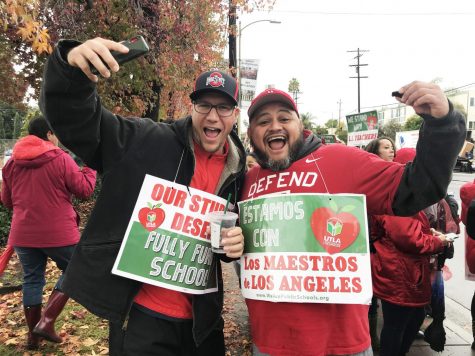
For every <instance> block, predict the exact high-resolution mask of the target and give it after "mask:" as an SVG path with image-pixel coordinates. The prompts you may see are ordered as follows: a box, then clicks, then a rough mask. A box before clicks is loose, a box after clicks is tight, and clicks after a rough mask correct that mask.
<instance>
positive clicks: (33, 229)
mask: <svg viewBox="0 0 475 356" xmlns="http://www.w3.org/2000/svg"><path fill="white" fill-rule="evenodd" d="M2 175H3V185H2V203H3V204H4V205H5V206H6V207H8V208H10V209H13V218H12V224H11V229H10V235H9V237H8V240H9V241H8V244H9V245H12V246H20V247H60V246H69V245H73V244H76V243H77V242H78V241H79V230H78V224H77V221H78V216H77V214H76V212H75V211H74V208H73V206H72V203H71V199H72V196H73V195H75V196H77V197H78V198H87V197H89V196H90V195H91V194H92V192H93V191H94V186H95V184H96V172H95V171H93V170H92V169H90V168H87V167H84V168H83V169H82V170H81V169H80V168H79V167H78V165H77V164H76V163H75V162H74V160H73V159H72V158H71V157H70V156H69V155H68V154H67V153H65V152H64V151H63V150H61V149H60V148H58V147H56V146H55V145H53V144H52V143H51V142H49V141H45V140H42V139H40V138H38V137H36V136H33V135H29V136H26V137H24V138H22V139H20V140H19V141H18V142H17V143H16V144H15V146H14V148H13V156H12V158H11V159H10V160H9V161H8V162H7V164H6V165H5V167H3V169H2Z"/></svg>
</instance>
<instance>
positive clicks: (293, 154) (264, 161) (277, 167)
mask: <svg viewBox="0 0 475 356" xmlns="http://www.w3.org/2000/svg"><path fill="white" fill-rule="evenodd" d="M303 144H304V140H303V135H300V137H299V138H298V140H297V141H295V142H294V143H293V144H292V145H291V146H290V147H289V154H288V155H287V157H285V158H282V159H279V160H274V159H271V158H269V156H267V154H266V153H265V152H264V151H261V150H260V149H259V148H257V146H256V145H255V144H254V142H253V141H252V139H251V146H252V148H253V151H254V153H255V154H256V157H257V163H259V165H260V166H261V167H262V168H268V169H270V170H271V171H273V172H278V171H282V170H284V169H287V168H289V167H290V165H291V164H292V163H293V162H295V160H296V159H297V156H298V153H299V152H300V149H301V148H302V147H303Z"/></svg>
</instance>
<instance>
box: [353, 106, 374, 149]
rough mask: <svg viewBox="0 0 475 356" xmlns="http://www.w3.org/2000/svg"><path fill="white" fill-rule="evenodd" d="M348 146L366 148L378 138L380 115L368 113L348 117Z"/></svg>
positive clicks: (372, 112)
mask: <svg viewBox="0 0 475 356" xmlns="http://www.w3.org/2000/svg"><path fill="white" fill-rule="evenodd" d="M346 121H347V125H348V146H366V145H367V144H368V143H369V142H370V141H372V140H374V139H376V138H378V113H377V112H376V111H368V112H363V113H359V114H354V115H347V116H346Z"/></svg>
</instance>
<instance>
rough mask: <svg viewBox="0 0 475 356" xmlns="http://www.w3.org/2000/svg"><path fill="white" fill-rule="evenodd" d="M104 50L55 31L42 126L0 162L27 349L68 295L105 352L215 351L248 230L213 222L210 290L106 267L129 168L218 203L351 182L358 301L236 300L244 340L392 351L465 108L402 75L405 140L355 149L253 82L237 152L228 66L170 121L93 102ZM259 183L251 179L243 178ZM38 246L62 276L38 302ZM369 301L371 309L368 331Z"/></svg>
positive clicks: (427, 254) (419, 273)
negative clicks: (361, 281)
mask: <svg viewBox="0 0 475 356" xmlns="http://www.w3.org/2000/svg"><path fill="white" fill-rule="evenodd" d="M111 51H118V52H120V53H126V52H127V51H128V49H127V48H126V47H125V46H123V45H122V44H120V43H117V42H114V41H110V40H106V39H101V38H96V39H93V40H88V41H85V42H84V43H80V42H76V41H70V40H68V41H66V40H63V41H60V42H59V43H58V45H57V46H56V48H55V50H54V52H53V54H52V55H51V56H50V58H49V59H48V62H47V64H46V67H45V72H44V81H43V87H42V93H41V100H40V107H41V110H42V112H43V114H44V116H45V119H46V120H45V119H43V118H39V119H38V120H34V121H32V124H31V125H30V126H34V125H33V123H35V124H36V123H39V122H41V125H42V131H41V133H38V132H37V131H35V129H34V128H33V127H32V128H31V130H30V136H27V137H26V138H25V139H22V140H20V141H19V142H18V143H17V145H16V146H15V148H14V152H13V157H12V159H11V160H10V161H9V163H8V164H7V165H6V166H5V168H4V170H3V174H4V185H3V187H2V202H3V204H5V205H6V206H8V207H11V208H12V209H13V211H14V220H13V223H12V229H11V233H10V237H9V244H10V245H12V246H14V248H15V251H16V253H17V254H18V255H19V257H20V261H21V264H22V266H23V270H24V285H23V304H24V308H25V316H26V321H27V325H28V328H29V333H28V340H27V347H28V348H30V349H36V348H38V342H39V340H40V338H44V339H46V340H49V341H53V342H60V341H61V338H60V337H59V336H58V335H57V334H56V333H55V331H54V321H55V319H56V317H57V316H58V315H59V313H60V312H61V310H62V308H63V307H64V304H65V303H66V301H67V298H69V297H72V298H73V299H74V300H76V301H77V302H79V303H80V304H82V305H83V306H85V307H86V308H87V309H88V310H90V311H91V312H93V313H94V314H96V315H98V316H99V317H101V318H104V319H107V320H109V352H110V354H111V355H170V356H172V355H220V356H222V355H224V354H225V344H224V334H223V319H222V315H221V313H222V307H223V285H222V274H221V262H225V263H226V262H231V261H235V260H236V259H238V258H240V257H241V256H242V255H243V254H244V251H245V246H244V245H245V243H244V242H245V240H247V238H248V237H247V236H244V234H243V230H242V229H241V228H240V227H239V226H236V227H234V228H229V229H223V230H222V232H221V234H222V240H221V243H222V245H223V248H224V252H225V253H224V254H213V256H212V260H211V261H210V264H211V268H210V277H209V278H210V279H213V280H216V281H217V288H216V290H213V291H211V292H207V293H202V294H189V293H185V292H183V291H181V290H179V289H177V288H167V287H165V286H157V285H151V284H147V283H143V282H142V281H139V280H136V279H131V278H125V277H122V276H118V275H116V274H113V273H111V271H112V270H113V268H114V263H115V262H116V258H117V256H118V254H119V250H120V247H121V243H122V240H123V239H124V235H125V233H126V230H127V227H128V223H129V220H130V217H131V216H132V213H133V211H134V207H135V204H136V202H137V199H138V196H139V193H140V192H141V189H142V183H143V181H144V177H145V176H146V175H151V176H154V177H158V178H161V179H163V180H166V181H169V182H173V183H174V184H175V183H176V184H181V185H183V186H185V187H186V189H188V192H189V188H195V189H199V190H201V191H204V192H207V193H209V194H214V195H216V196H218V197H221V198H224V199H227V201H228V202H229V203H230V204H229V206H230V209H234V210H237V203H238V202H239V201H242V200H247V199H257V198H259V197H263V196H266V195H271V194H272V195H276V194H284V193H298V194H300V193H302V194H343V193H346V194H361V195H364V196H365V197H366V207H367V212H368V219H369V221H370V224H369V226H370V240H371V252H372V253H371V274H372V279H373V289H374V290H373V292H374V297H375V298H373V303H372V306H371V308H370V307H369V306H368V305H365V304H351V299H348V301H347V303H294V302H292V303H291V302H285V303H284V302H269V301H264V300H256V299H251V298H247V299H246V304H247V307H248V312H249V321H250V329H251V333H252V341H253V345H254V346H253V347H254V348H253V353H254V355H261V356H263V355H316V356H317V355H355V356H369V355H372V354H373V348H375V349H379V351H380V355H382V356H387V355H398V356H399V355H403V354H405V353H406V352H407V351H408V350H409V348H410V346H411V344H412V342H413V340H414V338H415V337H416V335H417V333H418V331H419V328H420V326H421V324H422V321H423V320H424V317H425V316H426V314H427V310H426V306H427V305H429V304H431V298H432V290H431V289H432V288H431V283H432V281H431V274H433V273H432V272H431V271H438V270H439V267H440V263H438V260H437V259H435V257H433V256H437V255H440V253H443V252H444V251H446V250H447V247H448V246H449V245H450V241H449V240H448V239H447V238H446V235H445V234H446V233H447V232H449V231H448V229H446V227H445V226H444V227H442V226H440V225H438V222H439V215H440V211H441V209H439V207H438V206H439V205H440V204H441V202H442V201H444V199H445V196H446V190H447V187H448V184H449V183H450V181H451V176H452V169H453V167H454V165H455V161H456V159H457V154H458V152H459V151H460V149H461V146H462V144H463V142H464V139H465V135H466V128H465V118H464V117H463V115H462V114H461V113H459V112H458V111H457V110H455V109H454V108H453V106H452V104H451V103H450V101H449V100H448V99H447V97H446V96H445V95H444V93H443V91H442V90H441V89H440V87H438V86H437V85H435V84H432V83H425V82H412V83H409V84H407V85H405V86H403V87H401V88H400V89H399V92H400V93H401V94H402V96H401V98H398V99H397V100H399V101H400V102H401V103H403V104H406V105H410V106H412V107H413V108H414V110H415V111H416V112H417V113H418V114H419V115H421V116H422V117H423V119H424V123H423V125H422V127H421V135H420V136H419V137H420V138H419V142H418V146H417V150H405V151H404V150H401V151H399V152H396V151H395V146H394V143H393V142H392V140H391V139H389V138H379V139H377V140H375V141H374V142H371V143H370V144H369V145H368V146H367V148H366V150H361V149H358V148H354V147H347V146H345V145H341V144H335V145H325V144H323V143H322V142H321V140H320V139H319V137H318V136H316V135H315V134H313V133H312V132H311V131H309V130H306V129H304V127H303V124H302V121H301V120H300V116H299V111H298V107H297V105H296V103H295V102H294V100H293V99H292V97H291V96H290V95H289V94H287V93H286V92H284V91H281V90H278V89H266V90H264V91H263V92H261V93H260V94H259V95H257V96H256V98H255V99H254V100H253V101H252V103H251V105H250V107H249V110H248V116H249V127H248V130H247V136H248V138H249V140H250V145H251V147H252V153H251V154H246V151H245V149H244V147H243V145H242V143H241V141H240V140H239V137H238V136H237V134H236V133H235V132H234V130H233V126H234V125H235V123H236V121H237V117H238V115H239V108H238V106H237V103H238V95H239V91H238V84H237V82H236V80H235V79H234V78H233V77H231V76H229V75H228V74H226V73H224V72H222V71H219V70H213V71H208V72H204V73H201V74H200V75H199V76H198V77H197V78H196V81H195V85H194V88H193V91H192V92H191V94H190V99H191V105H190V115H189V116H187V117H186V118H183V119H180V120H176V121H174V122H170V123H155V122H152V121H151V120H149V119H145V118H135V119H131V118H124V117H121V116H119V115H115V114H113V113H112V112H110V111H109V110H107V109H106V108H105V107H103V106H102V105H101V100H100V97H99V95H98V93H97V90H96V83H97V82H98V80H99V78H100V77H105V78H108V77H110V76H111V74H112V72H116V71H118V70H119V66H118V64H117V63H116V61H115V60H114V58H113V57H112V55H111V53H110V52H111ZM92 68H95V69H96V70H97V73H98V74H97V75H96V74H93V71H92ZM56 136H57V137H58V138H59V140H60V141H61V142H62V143H63V144H64V145H65V146H66V147H68V149H70V150H71V151H72V152H73V153H74V154H75V155H77V156H78V157H80V158H81V159H82V160H83V161H84V162H85V164H86V165H85V166H84V167H83V168H82V169H80V168H78V167H77V165H75V164H74V162H72V160H71V159H70V158H67V157H69V156H67V155H65V154H64V152H63V151H61V150H59V149H58V148H57V147H56V146H57V143H58V139H57V138H56ZM25 147H26V148H25ZM89 167H90V168H89ZM95 171H97V172H98V173H100V174H101V175H102V182H103V184H102V188H101V191H100V192H99V196H98V198H97V201H96V205H95V207H94V209H93V211H92V213H91V216H90V218H89V221H88V222H87V224H86V227H85V230H84V232H83V234H82V236H81V239H80V240H79V233H78V231H77V220H76V217H77V215H76V214H75V212H74V211H73V210H72V206H71V195H72V194H74V195H76V196H78V197H87V196H89V195H90V194H91V193H92V191H93V188H94V183H95ZM314 172H317V173H318V179H316V181H315V182H314V184H312V185H302V184H296V183H295V181H294V183H292V181H290V182H289V183H288V184H282V182H283V181H284V180H285V177H286V176H288V175H289V174H302V175H308V174H311V173H314ZM33 174H35V175H38V178H35V177H33ZM33 179H37V180H38V181H39V182H41V186H42V187H44V189H43V188H42V189H43V190H41V194H42V195H41V199H38V198H37V197H38V195H37V194H39V193H38V192H39V191H38V190H37V189H36V188H35V189H32V188H31V185H28V184H29V182H31V180H33ZM261 181H265V182H267V184H264V185H259V189H257V190H256V189H255V185H256V182H261ZM473 186H475V184H474V185H473ZM467 189H468V188H467ZM468 190H470V193H467V196H468V197H467V198H466V200H465V203H464V204H465V205H464V206H465V208H463V209H462V215H463V214H464V211H466V209H467V208H466V206H467V204H469V203H470V201H471V199H472V198H473V196H475V188H473V189H472V188H470V189H468ZM33 200H34V203H33ZM33 204H43V206H42V208H41V210H40V211H41V216H38V219H47V218H50V219H53V221H54V222H51V223H44V221H46V220H43V223H38V224H37V227H36V228H35V229H34V231H33V232H32V231H28V226H31V225H30V224H25V221H24V220H22V219H26V218H29V215H28V213H27V212H28V211H29V209H30V208H31V209H33V208H34V205H33ZM442 205H444V207H445V204H442ZM428 207H432V209H429V210H425V209H427V208H428ZM434 207H435V208H434ZM58 209H62V210H61V211H60V210H58ZM434 209H435V220H434V221H435V225H434V224H433V225H431V219H430V217H429V215H430V212H431V211H432V212H433V211H434ZM464 209H465V210H464ZM226 210H227V206H226ZM46 215H47V216H46ZM27 216H28V217H27ZM58 216H60V217H62V218H64V222H58V221H62V220H57V218H58ZM433 217H434V216H433ZM43 225H45V226H44V230H42V229H41V230H40V229H38V226H43ZM56 228H58V229H59V230H56ZM58 231H59V232H58ZM35 234H36V235H39V236H35ZM56 236H58V237H56ZM291 238H293V239H297V238H298V236H291ZM38 241H42V242H41V243H39V242H38ZM467 251H473V254H474V255H475V249H472V250H467ZM48 256H49V257H51V258H52V259H53V260H54V261H55V262H56V263H57V265H58V267H59V268H60V269H61V270H62V271H63V272H64V273H63V274H62V275H61V278H60V280H59V281H58V283H57V287H56V288H55V291H54V292H53V293H52V295H51V296H50V301H49V302H48V303H47V306H46V308H44V311H43V313H41V303H42V288H43V286H44V278H45V276H44V265H45V262H46V258H47V257H48ZM66 267H67V268H66ZM473 267H474V268H473V270H474V271H475V266H473ZM32 269H34V271H31V270H32ZM86 271H93V273H85V272H86ZM376 298H378V299H379V300H380V301H381V306H382V314H383V320H384V325H383V328H382V332H381V335H377V327H376V320H377V304H378V302H377V299H376ZM474 299H475V295H474ZM372 346H373V348H372Z"/></svg>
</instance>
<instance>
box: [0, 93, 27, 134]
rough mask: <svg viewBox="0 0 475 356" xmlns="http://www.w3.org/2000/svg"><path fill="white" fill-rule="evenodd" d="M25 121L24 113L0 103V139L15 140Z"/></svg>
mask: <svg viewBox="0 0 475 356" xmlns="http://www.w3.org/2000/svg"><path fill="white" fill-rule="evenodd" d="M24 119H25V112H24V111H23V110H20V109H18V108H16V107H14V106H12V105H9V104H6V103H2V102H0V139H8V140H12V139H17V138H18V137H20V129H21V126H22V125H23V120H24Z"/></svg>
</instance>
